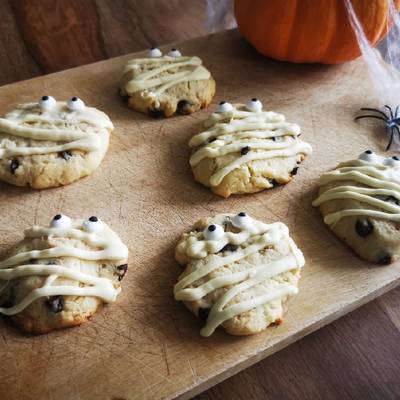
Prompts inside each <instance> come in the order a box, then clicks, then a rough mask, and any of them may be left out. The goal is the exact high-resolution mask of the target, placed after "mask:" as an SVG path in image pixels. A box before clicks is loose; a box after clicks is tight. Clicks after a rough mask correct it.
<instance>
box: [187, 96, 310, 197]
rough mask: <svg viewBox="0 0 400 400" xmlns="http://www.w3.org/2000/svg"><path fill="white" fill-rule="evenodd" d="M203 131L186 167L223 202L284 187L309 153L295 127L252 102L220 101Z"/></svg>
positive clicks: (259, 103) (280, 116) (194, 142)
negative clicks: (226, 198)
mask: <svg viewBox="0 0 400 400" xmlns="http://www.w3.org/2000/svg"><path fill="white" fill-rule="evenodd" d="M204 128H205V130H203V131H202V132H201V133H199V134H197V135H195V136H194V137H193V138H192V139H191V140H190V142H189V146H190V148H191V149H192V155H191V157H190V165H191V167H192V171H193V175H194V178H195V179H196V181H198V182H200V183H202V184H203V185H205V186H207V187H210V188H211V190H212V191H213V192H214V193H216V194H218V195H220V196H222V197H229V196H230V195H231V194H234V193H254V192H259V191H261V190H264V189H269V188H272V187H274V186H276V185H277V184H284V183H288V182H289V181H290V180H291V179H292V176H293V175H295V174H296V173H297V170H298V167H299V164H300V163H301V161H302V160H303V159H304V158H305V157H306V156H307V155H309V154H310V153H311V151H312V149H311V146H310V145H309V144H308V143H305V142H303V141H302V140H300V139H299V136H300V127H299V126H298V125H297V124H293V123H289V122H286V121H285V117H284V116H283V115H282V114H277V113H275V112H273V111H263V110H262V104H261V102H260V101H259V100H257V99H255V98H254V99H252V100H250V101H249V102H248V103H247V104H246V105H243V104H235V105H233V104H230V103H227V102H225V101H222V102H221V103H220V104H219V106H218V108H217V110H216V112H214V113H213V114H211V116H210V117H209V118H208V119H207V120H206V121H205V122H204Z"/></svg>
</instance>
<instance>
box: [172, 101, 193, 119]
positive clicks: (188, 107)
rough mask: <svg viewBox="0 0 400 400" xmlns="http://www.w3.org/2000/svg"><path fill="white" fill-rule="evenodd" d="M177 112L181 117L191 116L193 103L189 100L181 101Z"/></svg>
mask: <svg viewBox="0 0 400 400" xmlns="http://www.w3.org/2000/svg"><path fill="white" fill-rule="evenodd" d="M176 111H177V112H178V114H181V115H187V114H190V112H191V111H192V103H191V102H190V101H187V100H180V101H179V102H178V104H177V108H176Z"/></svg>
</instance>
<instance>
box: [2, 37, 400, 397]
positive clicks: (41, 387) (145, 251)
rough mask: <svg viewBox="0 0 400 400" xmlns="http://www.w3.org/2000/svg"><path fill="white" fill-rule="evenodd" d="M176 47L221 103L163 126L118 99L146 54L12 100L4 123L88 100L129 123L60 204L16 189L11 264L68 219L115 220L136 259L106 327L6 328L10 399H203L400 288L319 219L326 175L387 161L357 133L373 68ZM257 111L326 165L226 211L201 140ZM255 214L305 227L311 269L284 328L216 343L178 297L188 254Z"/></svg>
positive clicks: (10, 93)
mask: <svg viewBox="0 0 400 400" xmlns="http://www.w3.org/2000/svg"><path fill="white" fill-rule="evenodd" d="M175 47H178V48H179V49H180V50H181V51H182V53H183V54H189V55H198V56H200V57H202V58H203V60H204V63H205V64H206V65H207V67H209V69H210V70H211V71H212V74H213V75H214V77H215V79H216V81H217V95H216V97H215V99H214V104H213V105H211V106H210V107H209V109H207V110H203V111H201V112H198V113H196V114H194V115H191V116H186V117H176V118H171V119H168V120H152V119H149V118H148V117H146V116H144V115H141V114H138V113H136V112H133V111H131V110H129V109H127V108H126V106H125V104H124V103H123V102H122V101H121V100H120V99H119V96H118V94H117V87H118V79H119V75H120V71H121V68H122V66H123V64H124V62H125V61H126V60H127V59H129V58H130V57H131V56H132V55H130V56H124V57H120V58H115V59H112V60H108V61H104V62H100V63H97V64H93V65H88V66H84V67H80V68H76V69H72V70H68V71H65V72H60V73H56V74H53V75H48V76H44V77H41V78H37V79H33V80H29V81H24V82H20V83H17V84H13V85H9V86H4V87H2V88H0V113H1V114H4V113H5V112H7V111H9V110H11V109H12V108H13V107H14V106H15V105H16V104H18V103H23V102H28V101H33V100H36V99H38V98H39V97H40V96H42V95H44V94H50V95H53V96H54V97H56V98H57V99H68V98H70V97H71V96H74V95H77V96H79V97H81V98H82V99H84V100H85V102H86V103H87V104H89V105H91V106H95V107H98V108H99V109H101V110H103V111H105V112H106V113H108V114H109V115H110V117H111V119H112V120H113V122H114V124H115V131H114V134H113V137H112V141H111V146H110V148H109V151H108V153H107V155H106V158H105V160H104V162H103V163H102V165H101V167H100V168H99V169H98V170H97V171H96V172H95V173H94V174H93V175H92V176H90V177H88V178H85V179H83V180H81V181H79V182H76V183H74V184H72V185H70V186H66V187H63V188H57V189H50V190H44V191H34V190H30V189H22V188H15V187H12V186H9V185H6V184H0V210H1V211H0V224H1V225H0V232H1V239H0V251H3V250H6V249H7V248H9V247H10V246H12V245H13V244H14V243H15V242H16V241H18V240H19V239H20V238H21V235H22V231H23V229H25V228H27V227H29V226H31V225H32V224H34V223H42V224H46V223H48V221H49V220H50V218H51V217H52V216H53V215H55V214H57V213H58V212H63V213H65V214H67V215H70V216H72V217H87V216H90V215H98V216H100V217H101V218H102V219H104V220H105V221H107V222H108V223H109V224H110V225H111V226H112V227H113V228H114V229H115V230H116V231H117V232H118V233H119V234H120V236H121V238H122V239H123V240H124V242H125V243H126V244H127V245H128V246H129V249H130V260H129V271H128V273H127V275H126V277H125V279H124V281H123V291H122V294H121V295H120V297H119V298H118V302H117V303H115V304H112V305H110V306H107V307H105V308H104V309H103V310H102V311H100V312H99V313H98V314H96V315H95V316H94V317H93V319H92V321H91V322H88V323H86V324H84V325H82V326H81V327H76V328H72V329H68V330H64V331H59V332H53V333H51V334H48V335H44V336H36V337H32V336H27V335H24V334H21V333H19V332H18V331H17V330H16V329H15V328H13V327H12V326H10V325H9V324H7V323H6V322H5V321H3V320H1V322H0V352H1V353H0V354H1V362H0V376H1V385H0V398H1V399H4V400H8V399H16V400H17V399H18V400H25V399H50V398H55V399H58V400H64V399H65V400H67V399H68V400H77V399H85V400H91V399H109V400H121V399H126V400H128V399H129V400H132V399H151V400H154V399H161V398H168V399H169V398H174V397H179V398H181V399H187V398H190V397H192V396H194V395H195V394H197V393H199V392H201V391H203V390H205V389H206V388H208V387H210V386H211V385H214V384H216V383H217V382H219V381H221V380H223V379H225V378H227V377H229V376H231V375H232V374H234V373H236V372H238V371H240V370H241V369H243V368H246V367H248V366H249V365H251V364H253V363H255V362H257V361H259V360H261V359H262V358H264V357H266V356H268V355H270V354H272V353H274V352H276V351H278V350H280V349H281V348H283V347H285V346H287V345H288V344H290V343H292V342H294V341H296V340H298V339H300V338H301V337H303V336H305V335H307V334H308V333H310V332H312V331H314V330H316V329H318V328H320V327H321V326H323V325H325V324H327V323H329V322H331V321H333V320H334V319H336V318H338V317H340V316H341V315H343V314H345V313H347V312H349V311H351V310H353V309H355V308H356V307H358V306H360V305H361V304H363V303H365V302H367V301H369V300H371V299H373V298H374V297H376V296H378V295H380V294H382V293H383V292H385V291H387V290H389V289H391V288H393V287H394V286H396V285H397V284H398V283H399V279H400V268H399V265H392V266H388V267H377V266H372V265H368V264H367V263H365V262H362V261H360V260H359V259H358V258H357V257H355V256H354V255H353V253H352V252H351V251H350V250H349V249H348V248H346V247H345V246H344V245H343V244H342V243H340V242H339V241H338V240H337V239H336V238H335V237H334V236H333V235H332V234H331V233H330V232H329V230H328V229H327V228H326V227H325V226H324V224H323V223H322V220H321V218H320V215H319V213H318V210H316V209H314V208H313V207H312V206H311V201H312V199H313V198H314V197H315V195H316V180H317V178H318V176H319V174H320V173H321V172H323V171H325V170H327V169H329V168H332V167H334V166H335V165H336V164H337V163H338V162H339V161H340V160H346V159H349V158H353V157H355V156H357V155H358V154H359V153H360V152H362V151H364V150H365V149H367V148H371V149H374V150H381V149H382V147H383V141H384V140H385V138H384V135H383V131H382V130H381V129H380V128H378V127H375V128H374V127H373V126H370V125H367V124H366V123H359V124H357V123H355V122H354V120H353V118H354V116H355V113H356V112H357V110H358V109H359V108H360V107H361V106H373V105H375V102H374V100H373V97H372V91H371V87H370V85H369V80H368V76H367V72H366V70H365V68H364V67H363V65H362V63H361V62H360V61H356V62H352V63H348V64H346V65H342V66H322V65H293V64H287V63H279V62H275V61H271V60H268V59H266V58H263V57H261V56H260V55H258V54H257V53H256V52H255V51H254V50H253V49H252V48H250V47H249V46H248V45H247V44H246V43H245V42H244V41H243V40H242V39H241V38H240V37H239V35H238V34H237V32H236V31H230V32H226V33H222V34H217V35H212V36H209V37H204V38H200V39H196V40H191V41H188V42H184V43H179V45H175ZM16 62H18V60H16ZM252 97H258V98H260V99H261V100H262V101H263V103H264V107H265V108H266V109H271V110H275V111H279V112H282V113H284V114H286V116H287V118H288V120H289V121H292V122H297V123H299V124H300V125H301V126H302V129H303V138H304V139H305V140H306V141H308V142H310V143H311V144H312V146H313V148H314V154H313V155H312V156H311V157H310V158H309V159H308V160H307V161H306V162H305V163H304V164H303V166H301V168H300V170H299V173H298V175H297V176H296V178H295V179H294V181H293V182H292V183H290V184H289V185H287V186H285V187H279V188H276V189H273V190H270V191H265V192H262V193H259V194H255V195H246V196H233V197H231V198H229V199H222V198H219V197H217V196H215V195H213V194H211V192H210V191H209V190H207V189H206V188H204V187H202V186H200V185H199V184H197V183H195V182H194V181H193V179H192V176H191V172H190V168H189V165H188V153H189V151H188V147H187V142H188V140H189V138H190V137H191V136H192V135H193V134H195V133H196V132H197V130H198V127H199V123H200V121H202V120H203V119H204V118H205V117H206V116H207V115H208V114H209V113H210V112H211V111H212V110H213V109H214V108H215V104H217V103H218V102H219V101H221V100H227V101H230V102H246V101H247V100H248V99H250V98H252ZM242 210H243V211H247V212H248V213H250V214H251V215H252V216H254V217H256V218H258V219H261V220H263V221H266V222H273V221H282V222H284V223H286V224H287V225H288V226H289V228H290V230H291V234H292V236H293V237H294V239H295V241H296V243H297V244H298V245H299V247H300V248H301V249H302V250H303V252H304V255H305V257H306V266H305V268H304V271H303V277H302V280H301V283H300V289H301V290H300V294H299V295H298V296H296V297H294V298H293V299H292V300H290V301H289V302H288V310H287V313H286V317H285V321H284V323H283V324H282V325H280V326H278V327H272V328H269V329H268V330H267V331H265V332H264V333H261V334H258V335H255V336H252V337H243V338H237V337H231V336H228V335H227V334H225V333H224V332H222V331H217V332H216V333H215V334H214V335H213V336H211V337H210V338H207V339H205V338H202V337H200V336H199V330H200V326H201V323H200V322H199V321H198V320H197V319H196V318H195V317H194V316H193V315H192V314H190V313H189V312H188V311H187V310H186V309H185V308H184V306H183V305H182V304H180V303H177V302H175V301H174V299H173V297H172V286H173V284H174V283H175V281H176V279H177V276H178V274H179V272H180V267H179V266H178V265H177V263H176V262H175V261H174V258H173V252H174V245H175V243H176V241H177V239H178V237H179V235H180V234H181V233H182V231H184V230H186V229H188V228H189V227H190V225H191V224H192V223H193V222H194V221H195V220H196V219H198V218H199V217H202V216H205V215H212V214H214V213H218V212H239V211H242ZM250 389H251V388H249V390H250Z"/></svg>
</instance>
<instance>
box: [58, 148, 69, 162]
mask: <svg viewBox="0 0 400 400" xmlns="http://www.w3.org/2000/svg"><path fill="white" fill-rule="evenodd" d="M58 156H59V157H61V158H63V159H64V160H65V161H68V160H69V159H70V158H71V157H72V153H71V152H70V151H68V150H65V151H60V152H59V153H58Z"/></svg>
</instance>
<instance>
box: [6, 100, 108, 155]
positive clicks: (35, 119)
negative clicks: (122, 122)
mask: <svg viewBox="0 0 400 400" xmlns="http://www.w3.org/2000/svg"><path fill="white" fill-rule="evenodd" d="M51 99H52V98H51V97H50V99H48V100H46V101H45V102H43V100H41V101H40V102H39V103H29V104H24V105H20V106H18V107H17V108H16V109H15V110H14V111H12V112H10V113H9V114H7V115H6V116H5V117H4V118H0V133H5V134H8V135H11V136H15V137H20V138H25V139H32V140H38V141H52V142H63V143H62V144H54V146H36V147H21V146H16V145H15V143H13V142H12V141H8V142H9V144H8V145H7V144H6V147H4V148H0V159H6V158H10V157H15V156H22V155H37V154H49V153H57V152H61V151H67V150H82V151H86V152H91V151H96V150H97V149H98V148H100V146H101V138H100V137H99V133H100V132H102V131H103V132H107V131H108V132H109V131H111V130H112V129H113V124H112V122H111V121H110V119H109V118H108V116H107V115H106V114H104V113H103V112H101V111H99V110H97V109H96V108H92V107H86V106H84V104H83V102H82V101H81V100H80V99H78V101H76V103H77V104H78V106H77V109H76V110H71V109H70V108H69V106H68V105H67V103H65V102H61V101H59V102H56V103H53V101H52V100H51ZM43 103H45V104H46V105H43ZM47 103H49V104H47ZM40 122H43V123H46V124H50V125H49V127H43V128H42V127H40V128H39V127H34V126H32V125H30V124H33V123H40ZM81 123H83V124H87V125H89V126H91V127H93V128H92V129H86V130H82V129H78V125H79V124H81ZM62 124H68V125H76V126H77V127H76V128H72V127H71V126H69V127H61V126H62Z"/></svg>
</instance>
